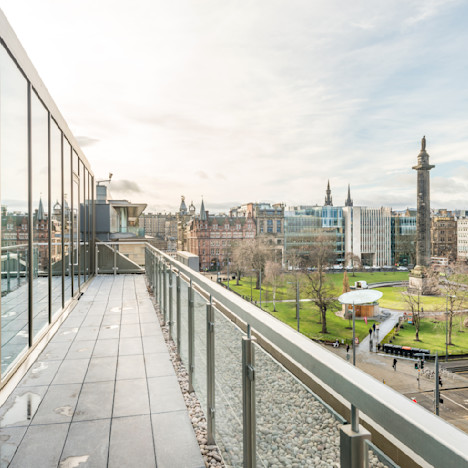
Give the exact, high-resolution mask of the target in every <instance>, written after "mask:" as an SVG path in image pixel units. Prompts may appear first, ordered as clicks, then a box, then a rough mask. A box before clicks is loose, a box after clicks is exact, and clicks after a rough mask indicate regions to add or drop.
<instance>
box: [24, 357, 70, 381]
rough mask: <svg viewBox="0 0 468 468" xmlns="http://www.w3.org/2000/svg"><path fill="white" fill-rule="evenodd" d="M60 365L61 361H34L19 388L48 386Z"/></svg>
mask: <svg viewBox="0 0 468 468" xmlns="http://www.w3.org/2000/svg"><path fill="white" fill-rule="evenodd" d="M61 364H62V361H36V362H35V363H34V364H33V366H32V367H31V369H29V371H28V372H27V374H26V375H25V376H24V377H23V379H22V380H21V382H20V384H19V386H36V385H49V384H50V383H51V382H52V380H53V379H54V377H55V374H56V373H57V370H58V368H59V367H60V365H61Z"/></svg>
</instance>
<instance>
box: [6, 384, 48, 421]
mask: <svg viewBox="0 0 468 468" xmlns="http://www.w3.org/2000/svg"><path fill="white" fill-rule="evenodd" d="M47 389H48V387H46V386H43V387H16V388H15V390H14V391H13V392H12V394H11V395H10V396H9V397H8V399H7V401H6V402H5V403H4V404H3V405H2V406H1V407H0V427H6V426H29V424H30V422H31V420H32V418H33V417H34V415H35V414H36V411H37V409H38V408H39V405H40V403H41V402H42V399H43V398H44V395H45V394H46V392H47Z"/></svg>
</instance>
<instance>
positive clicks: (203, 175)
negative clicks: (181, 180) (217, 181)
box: [196, 171, 209, 180]
mask: <svg viewBox="0 0 468 468" xmlns="http://www.w3.org/2000/svg"><path fill="white" fill-rule="evenodd" d="M196 174H197V176H198V177H199V178H200V179H205V180H206V179H209V176H208V174H207V173H206V172H205V171H197V172H196Z"/></svg>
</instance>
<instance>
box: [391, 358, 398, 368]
mask: <svg viewBox="0 0 468 468" xmlns="http://www.w3.org/2000/svg"><path fill="white" fill-rule="evenodd" d="M396 363H397V359H396V358H393V366H392V367H393V370H394V371H396Z"/></svg>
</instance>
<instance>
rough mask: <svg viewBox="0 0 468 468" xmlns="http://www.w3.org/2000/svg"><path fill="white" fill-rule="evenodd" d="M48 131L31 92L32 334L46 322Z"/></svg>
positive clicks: (44, 119)
mask: <svg viewBox="0 0 468 468" xmlns="http://www.w3.org/2000/svg"><path fill="white" fill-rule="evenodd" d="M48 133H49V124H48V113H47V111H46V109H45V107H44V106H43V105H42V103H41V101H40V100H39V99H38V98H37V96H36V94H35V93H31V145H32V146H31V148H32V206H33V276H32V281H33V333H34V336H36V335H37V333H38V332H39V331H40V330H42V329H43V328H44V326H47V324H48V323H49V279H48V275H49V196H48V195H49V148H48V145H49V136H48Z"/></svg>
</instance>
